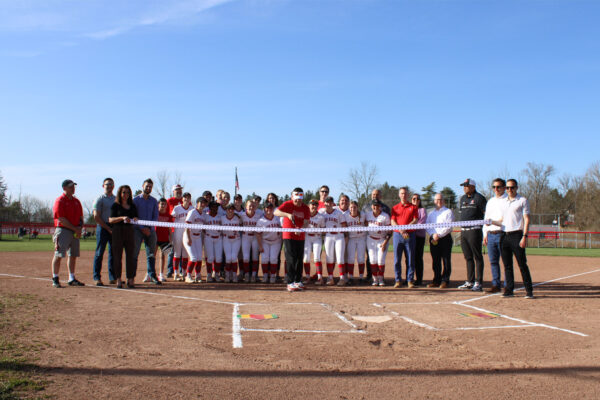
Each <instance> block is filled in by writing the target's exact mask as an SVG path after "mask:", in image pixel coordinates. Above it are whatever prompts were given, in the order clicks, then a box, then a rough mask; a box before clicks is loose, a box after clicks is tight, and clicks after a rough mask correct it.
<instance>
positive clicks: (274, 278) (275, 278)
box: [269, 275, 277, 283]
mask: <svg viewBox="0 0 600 400" xmlns="http://www.w3.org/2000/svg"><path fill="white" fill-rule="evenodd" d="M269 282H271V283H277V275H271V278H270V279H269Z"/></svg>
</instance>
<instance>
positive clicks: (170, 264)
mask: <svg viewBox="0 0 600 400" xmlns="http://www.w3.org/2000/svg"><path fill="white" fill-rule="evenodd" d="M174 255H175V252H174V251H173V247H171V251H169V256H168V257H167V258H168V260H169V262H168V263H167V275H173V256H174Z"/></svg>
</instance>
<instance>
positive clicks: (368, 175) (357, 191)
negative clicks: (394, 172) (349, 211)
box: [342, 161, 378, 208]
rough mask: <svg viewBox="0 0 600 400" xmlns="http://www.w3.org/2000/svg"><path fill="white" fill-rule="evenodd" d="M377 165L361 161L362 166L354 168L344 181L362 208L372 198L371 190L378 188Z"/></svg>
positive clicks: (344, 185)
mask: <svg viewBox="0 0 600 400" xmlns="http://www.w3.org/2000/svg"><path fill="white" fill-rule="evenodd" d="M377 175H378V171H377V166H376V165H374V164H371V163H369V162H366V161H362V162H361V163H360V168H352V169H350V171H349V172H348V178H347V179H346V180H345V181H342V186H343V188H344V189H345V190H347V191H348V192H349V193H350V194H351V196H352V197H353V198H354V199H355V200H356V201H358V205H359V207H360V208H362V207H363V206H364V205H365V204H366V202H367V200H368V199H369V198H370V195H371V191H372V190H373V189H375V188H376V186H377V185H376V183H375V181H376V179H377Z"/></svg>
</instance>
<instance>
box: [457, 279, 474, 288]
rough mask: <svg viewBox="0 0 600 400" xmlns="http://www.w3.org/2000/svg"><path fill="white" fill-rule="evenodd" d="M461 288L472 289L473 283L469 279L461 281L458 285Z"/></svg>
mask: <svg viewBox="0 0 600 400" xmlns="http://www.w3.org/2000/svg"><path fill="white" fill-rule="evenodd" d="M458 288H459V289H461V290H466V289H472V288H473V284H472V283H471V282H469V281H465V283H463V284H462V285H460V286H459V287H458Z"/></svg>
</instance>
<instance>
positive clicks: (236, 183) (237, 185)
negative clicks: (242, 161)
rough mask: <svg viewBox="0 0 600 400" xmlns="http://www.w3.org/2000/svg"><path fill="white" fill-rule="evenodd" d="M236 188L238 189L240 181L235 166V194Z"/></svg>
mask: <svg viewBox="0 0 600 400" xmlns="http://www.w3.org/2000/svg"><path fill="white" fill-rule="evenodd" d="M238 190H240V181H239V180H238V176H237V167H235V194H237V192H238Z"/></svg>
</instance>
